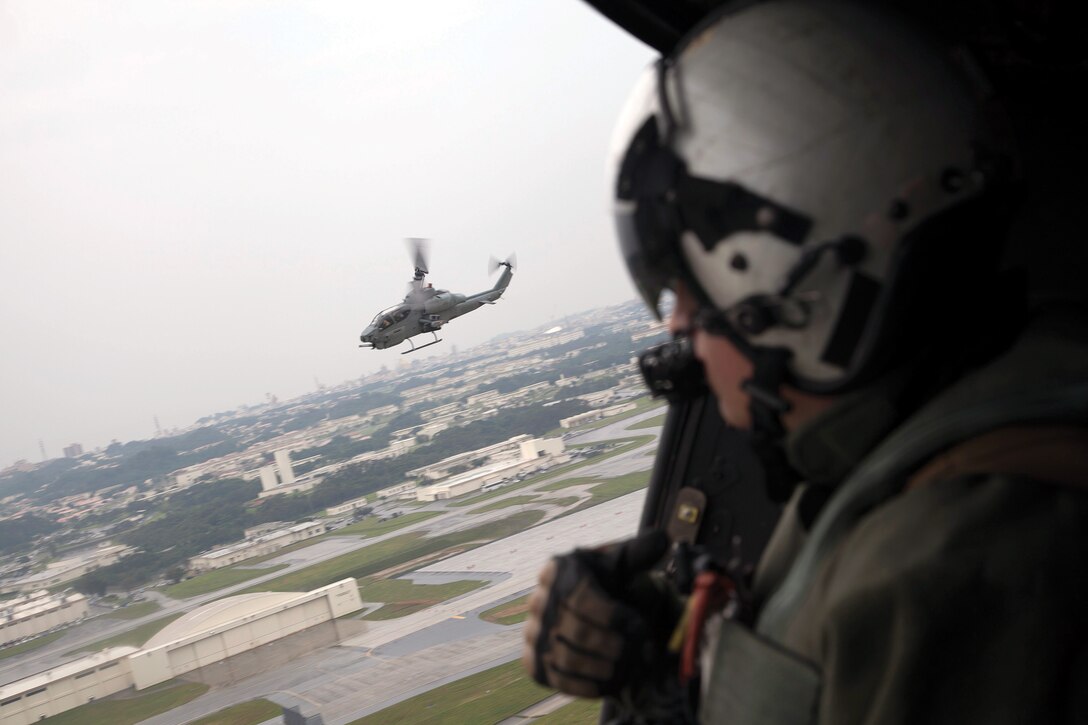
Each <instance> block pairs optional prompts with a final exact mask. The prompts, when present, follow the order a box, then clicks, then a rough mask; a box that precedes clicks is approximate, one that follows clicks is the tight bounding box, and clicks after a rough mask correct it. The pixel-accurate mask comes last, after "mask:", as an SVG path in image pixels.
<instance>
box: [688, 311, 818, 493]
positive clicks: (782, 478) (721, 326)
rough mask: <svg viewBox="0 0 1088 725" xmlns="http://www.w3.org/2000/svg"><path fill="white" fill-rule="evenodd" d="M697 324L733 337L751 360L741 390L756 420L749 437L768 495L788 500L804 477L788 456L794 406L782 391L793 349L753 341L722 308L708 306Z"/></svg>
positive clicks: (705, 329) (699, 316) (729, 338)
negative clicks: (786, 416)
mask: <svg viewBox="0 0 1088 725" xmlns="http://www.w3.org/2000/svg"><path fill="white" fill-rule="evenodd" d="M695 324H696V325H698V326H699V327H700V328H702V329H703V330H704V331H705V332H707V333H708V334H711V335H717V336H719V337H724V338H725V339H727V340H729V341H730V342H731V343H733V345H734V346H736V348H737V349H738V350H740V352H741V354H742V355H744V356H745V357H746V358H748V359H749V360H750V361H751V363H752V368H753V372H752V377H751V378H749V379H748V380H745V381H744V382H742V383H741V389H742V390H744V391H745V392H746V393H748V400H749V402H748V411H749V415H750V416H751V421H752V426H751V430H750V431H748V440H749V442H750V445H751V447H752V451H753V452H754V453H755V455H756V458H758V459H759V462H760V464H761V465H762V467H763V471H764V482H765V486H766V489H767V495H768V496H769V497H770V498H771V500H772V501H776V502H784V501H786V500H787V499H789V497H790V495H791V494H792V493H793V489H794V487H795V486H796V485H797V483H798V482H799V481H800V478H801V477H800V475H799V474H798V473H797V471H796V470H794V468H793V466H792V465H790V462H789V458H788V456H787V455H786V446H785V442H786V427H785V426H784V425H783V424H782V414H783V413H787V412H789V410H790V407H791V406H790V403H789V402H788V401H787V400H785V399H783V398H782V396H781V395H780V394H779V392H778V391H779V389H780V388H781V386H782V383H783V382H785V380H786V376H787V372H786V366H787V364H788V363H789V360H790V351H789V350H787V349H785V348H780V347H760V346H757V345H752V344H750V343H749V342H748V341H747V340H746V339H745V338H744V337H743V336H741V335H739V334H738V333H737V332H736V330H734V329H733V326H732V325H731V324H730V323H729V320H728V319H727V318H726V316H725V314H724V313H722V312H721V311H719V310H712V309H706V308H704V309H703V311H701V312H700V313H699V314H698V315H697V316H696V319H695Z"/></svg>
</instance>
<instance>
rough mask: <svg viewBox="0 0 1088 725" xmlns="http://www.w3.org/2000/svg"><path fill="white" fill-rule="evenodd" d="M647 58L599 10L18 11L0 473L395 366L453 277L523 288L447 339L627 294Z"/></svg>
mask: <svg viewBox="0 0 1088 725" xmlns="http://www.w3.org/2000/svg"><path fill="white" fill-rule="evenodd" d="M651 58H652V54H651V51H650V50H649V49H648V48H646V47H645V46H643V45H641V44H639V43H638V42H637V41H635V40H634V39H632V38H630V37H629V36H627V35H626V34H625V33H623V32H622V31H620V30H618V29H617V28H615V27H614V26H612V25H611V24H610V23H608V22H607V21H606V20H605V19H603V18H602V17H600V16H598V15H597V14H596V12H595V11H593V10H592V9H590V8H589V7H588V6H585V5H584V4H582V3H580V2H578V0H563V1H561V2H555V1H551V0H548V1H546V0H437V1H435V2H404V3H380V4H379V3H368V2H342V3H334V2H326V3H318V2H287V1H285V2H265V1H261V2H222V1H216V2H195V1H191V2H168V1H161V0H154V1H153V0H132V1H130V2H93V3H91V2H84V1H82V0H79V1H72V2H48V1H43V0H7V1H6V2H5V1H4V0H0V274H2V282H0V345H2V350H3V353H2V355H0V411H2V415H0V467H3V466H5V465H7V464H9V463H11V462H12V461H13V460H15V459H18V458H27V459H29V460H32V461H34V460H39V458H40V454H39V451H38V440H39V439H42V440H43V441H44V442H45V446H46V450H47V453H48V454H49V455H50V456H57V455H60V452H61V451H60V449H61V447H62V446H64V445H67V444H68V443H72V442H80V443H82V444H83V445H84V447H85V448H88V449H89V448H92V447H96V446H100V445H103V444H105V443H108V442H109V440H110V439H113V438H117V439H120V440H130V439H135V438H148V437H151V436H152V435H153V434H154V423H153V418H154V416H156V415H157V416H158V417H159V420H160V421H161V423H162V425H163V426H164V427H166V428H170V427H175V426H185V425H189V424H191V423H192V422H193V421H194V420H196V419H197V418H199V417H201V416H203V415H207V414H209V413H213V412H217V411H221V410H226V409H230V408H234V407H237V406H238V405H241V404H247V403H258V402H261V401H263V400H264V397H265V394H266V393H272V394H274V395H277V396H279V397H280V398H281V399H283V398H287V397H291V396H294V395H298V394H300V393H303V392H307V391H309V390H313V389H314V378H315V376H316V377H317V379H319V380H320V381H321V382H322V383H326V384H335V383H339V382H342V381H344V380H348V379H351V378H357V377H359V376H360V375H361V374H364V373H368V372H373V371H375V370H377V369H378V368H379V367H380V366H381V365H382V364H389V365H391V366H392V365H396V364H398V363H399V362H400V361H401V360H402V359H403V358H401V356H400V355H399V354H398V351H397V350H387V351H370V350H360V349H359V348H358V347H357V343H358V335H359V332H360V331H361V329H362V327H363V326H364V325H365V323H366V322H367V321H368V320H369V319H370V318H371V317H372V316H373V315H374V313H375V312H376V311H377V310H378V309H380V308H383V307H386V306H388V305H390V304H393V303H395V302H397V301H399V299H400V298H401V297H402V296H403V295H404V292H405V287H406V282H407V280H408V278H409V277H410V276H411V264H410V262H409V260H408V256H407V252H406V251H405V247H404V243H403V239H404V238H405V237H429V238H431V239H433V243H432V255H431V271H432V276H431V281H432V282H433V283H434V284H435V286H436V287H443V288H448V289H451V290H454V291H459V292H477V291H480V290H482V289H484V288H486V287H489V286H490V285H491V284H492V282H493V278H491V277H489V276H488V274H487V260H488V257H489V256H490V255H495V256H499V257H505V256H506V255H508V254H509V253H510V252H514V251H516V252H517V255H518V262H519V268H518V271H517V274H516V276H515V277H514V281H513V283H512V285H511V287H510V290H509V291H508V292H507V295H506V296H505V297H504V299H503V300H502V301H501V302H500V303H499V304H498V305H496V306H494V307H485V308H483V309H481V310H479V311H477V312H475V313H472V314H471V315H469V316H467V317H464V318H461V319H459V320H457V321H455V322H453V323H451V325H450V326H449V327H448V328H446V330H445V333H444V335H443V337H444V339H445V342H443V343H442V344H441V345H439V346H436V347H435V348H434V349H435V350H438V351H439V352H440V353H444V352H446V351H448V349H449V346H451V345H457V346H458V347H461V348H466V347H469V346H471V345H474V344H477V343H480V342H482V341H484V340H487V339H489V338H490V337H492V336H494V335H495V334H498V333H501V332H508V331H513V330H518V329H525V328H529V327H534V326H537V325H541V324H544V323H547V322H549V321H551V320H552V319H555V318H557V317H559V316H562V315H565V314H568V313H571V312H576V311H580V310H584V309H586V308H589V307H594V306H598V305H603V304H611V303H615V302H620V301H623V300H626V299H630V298H632V297H633V296H634V292H633V289H632V287H631V286H630V283H629V282H628V280H627V278H626V275H625V274H624V273H623V271H622V265H621V262H620V260H619V255H618V253H617V251H616V248H615V244H614V242H613V239H612V235H611V225H610V222H609V219H608V212H607V208H608V204H607V193H606V182H605V179H604V158H605V153H606V149H607V145H608V138H609V134H610V132H611V127H612V123H613V121H614V120H615V117H616V115H617V114H618V112H619V109H620V106H621V104H622V102H623V99H624V98H625V96H626V94H627V91H628V90H629V88H630V87H631V86H632V85H633V83H634V80H635V79H636V78H637V77H638V74H639V72H640V71H641V69H642V68H643V66H644V65H645V64H646V63H648V62H649V61H650V60H651Z"/></svg>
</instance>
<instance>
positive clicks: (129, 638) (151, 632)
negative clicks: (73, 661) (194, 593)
mask: <svg viewBox="0 0 1088 725" xmlns="http://www.w3.org/2000/svg"><path fill="white" fill-rule="evenodd" d="M182 614H184V612H178V613H177V614H171V615H168V616H166V617H160V618H159V619H155V620H152V621H150V622H147V623H146V624H141V625H140V626H139V627H135V628H133V629H130V630H128V631H127V632H122V633H121V634H115V635H113V636H112V637H106V638H105V639H100V640H97V641H95V642H91V643H90V644H88V645H84V646H83V647H80V648H79V649H74V650H72V651H71V652H65V653H64V654H66V655H71V654H76V653H77V652H98V651H100V650H104V649H106V648H107V647H120V646H121V645H126V644H130V645H132V646H133V647H142V646H143V644H144V642H146V641H147V640H149V639H151V638H152V637H154V636H155V635H156V634H158V632H159V630H160V629H162V628H163V627H165V626H166V625H168V624H170V623H171V622H173V621H174V620H175V619H177V618H178V617H180V616H181V615H182Z"/></svg>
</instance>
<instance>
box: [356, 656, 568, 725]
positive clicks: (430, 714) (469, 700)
mask: <svg viewBox="0 0 1088 725" xmlns="http://www.w3.org/2000/svg"><path fill="white" fill-rule="evenodd" d="M550 694H552V691H551V690H548V689H545V688H543V687H541V686H540V685H538V684H536V683H535V682H533V681H532V680H530V679H529V678H528V677H527V676H526V675H525V671H524V670H523V669H522V668H521V662H519V661H516V660H515V661H514V662H508V663H507V664H505V665H499V666H498V667H493V668H491V669H489V670H484V671H483V672H478V673H476V674H475V675H469V676H468V677H465V678H462V679H460V680H457V681H456V682H451V683H449V684H448V685H443V686H441V687H436V688H435V689H433V690H431V691H429V692H425V693H424V694H422V695H417V696H415V697H412V698H409V699H407V700H405V701H404V702H399V703H397V704H396V705H393V706H392V707H387V708H386V709H384V710H382V711H380V712H376V713H374V714H373V715H367V716H366V717H364V718H360V719H359V720H355V721H354V722H352V723H351V725H384V724H386V723H388V724H389V725H393V724H394V723H396V724H400V723H411V724H412V725H443V724H446V723H465V724H466V725H467V724H468V723H497V722H500V721H502V720H504V719H506V718H508V717H511V716H513V715H516V714H517V713H519V712H521V711H522V710H524V709H525V708H527V707H529V706H530V705H533V704H534V703H537V702H540V701H541V700H543V699H544V698H545V697H548V696H549V695H550Z"/></svg>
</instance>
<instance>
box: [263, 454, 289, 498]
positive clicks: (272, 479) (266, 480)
mask: <svg viewBox="0 0 1088 725" xmlns="http://www.w3.org/2000/svg"><path fill="white" fill-rule="evenodd" d="M272 457H273V458H274V459H275V461H276V462H275V463H273V464H271V465H268V466H261V469H260V474H261V490H262V491H264V492H267V491H271V490H272V489H274V488H278V487H280V486H293V485H294V483H295V472H294V470H293V469H292V468H291V451H289V450H287V449H282V448H281V449H280V450H278V451H276V452H275V453H273V454H272Z"/></svg>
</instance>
